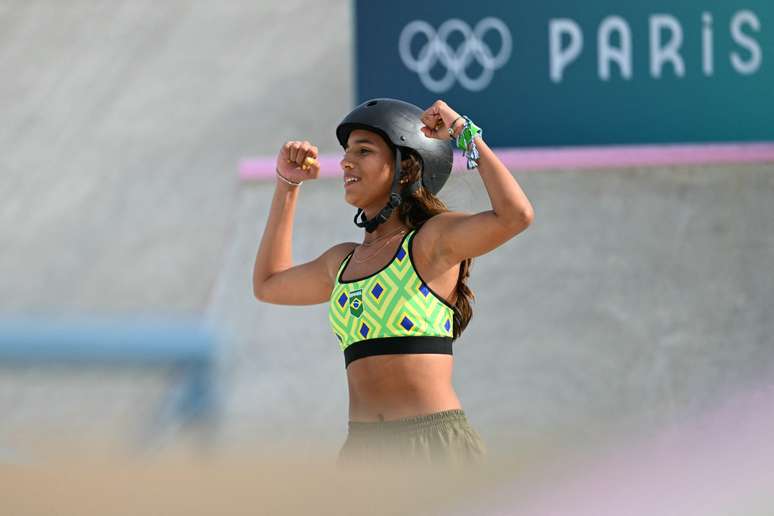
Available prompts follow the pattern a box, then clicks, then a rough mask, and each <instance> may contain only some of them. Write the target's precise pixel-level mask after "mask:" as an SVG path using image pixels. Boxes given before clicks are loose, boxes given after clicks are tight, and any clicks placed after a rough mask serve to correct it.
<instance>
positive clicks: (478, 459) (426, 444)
mask: <svg viewBox="0 0 774 516" xmlns="http://www.w3.org/2000/svg"><path fill="white" fill-rule="evenodd" d="M486 454H487V450H486V446H485V445H484V442H483V441H482V440H481V436H480V435H479V434H478V432H476V430H475V429H473V427H471V426H470V424H469V423H468V420H467V418H466V417H465V412H464V411H463V410H462V409H452V410H444V411H441V412H435V413H433V414H426V415H421V416H413V417H406V418H402V419H396V420H392V421H376V422H362V421H350V422H349V433H348V435H347V439H346V441H345V442H344V445H343V446H342V448H341V450H340V451H339V455H338V459H337V461H336V464H337V466H338V467H339V468H344V469H346V468H348V467H350V466H368V467H372V466H378V465H382V464H383V465H396V464H397V465H417V464H418V465H426V466H432V467H434V466H441V467H444V468H451V469H462V468H464V467H468V466H477V465H482V464H484V462H485V456H486Z"/></svg>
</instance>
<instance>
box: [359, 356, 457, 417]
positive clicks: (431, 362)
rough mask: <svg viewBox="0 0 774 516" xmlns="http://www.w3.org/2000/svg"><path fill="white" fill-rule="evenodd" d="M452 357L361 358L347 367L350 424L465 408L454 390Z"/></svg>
mask: <svg viewBox="0 0 774 516" xmlns="http://www.w3.org/2000/svg"><path fill="white" fill-rule="evenodd" d="M453 364H454V357H453V356H452V355H441V354H430V353H417V354H400V355H375V356H370V357H364V358H359V359H357V360H355V361H354V362H352V363H351V364H349V366H348V367H347V382H348V385H349V420H350V421H364V422H373V421H390V420H393V419H400V418H404V417H411V416H419V415H425V414H431V413H433V412H440V411H442V410H451V409H459V408H462V406H461V404H460V400H459V399H458V398H457V394H456V393H455V392H454V387H453V386H452V369H453Z"/></svg>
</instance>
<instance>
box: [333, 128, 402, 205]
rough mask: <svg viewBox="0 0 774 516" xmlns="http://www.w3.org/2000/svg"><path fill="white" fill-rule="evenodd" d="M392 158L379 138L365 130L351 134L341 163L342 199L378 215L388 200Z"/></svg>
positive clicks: (387, 148) (385, 143)
mask: <svg viewBox="0 0 774 516" xmlns="http://www.w3.org/2000/svg"><path fill="white" fill-rule="evenodd" d="M394 159H395V157H394V155H393V153H392V151H391V150H390V147H389V146H388V145H387V142H385V141H384V138H382V137H381V136H380V135H378V134H377V133H374V132H371V131H366V130H365V129H355V130H354V131H352V132H351V133H350V134H349V138H348V139H347V148H346V149H345V151H344V158H343V159H342V160H341V170H342V171H343V173H344V199H345V200H346V201H347V202H348V203H349V204H351V205H352V206H355V207H357V208H363V209H364V210H365V211H366V212H371V213H372V215H373V214H376V213H378V212H379V210H381V209H382V208H383V207H384V205H385V204H387V201H388V200H389V198H390V189H391V187H392V172H393V161H394ZM350 178H355V181H354V182H350Z"/></svg>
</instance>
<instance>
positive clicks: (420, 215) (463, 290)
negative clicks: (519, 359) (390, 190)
mask: <svg viewBox="0 0 774 516" xmlns="http://www.w3.org/2000/svg"><path fill="white" fill-rule="evenodd" d="M407 154H408V155H407ZM401 169H402V170H403V174H402V175H401V178H405V179H407V180H408V183H407V184H411V183H412V182H413V181H419V179H420V178H421V175H422V163H421V162H420V161H419V158H417V157H416V156H415V155H414V154H413V153H412V152H408V153H406V152H403V160H402V161H401ZM445 211H449V208H448V207H447V206H446V204H445V203H444V202H443V201H442V200H441V199H439V198H438V197H436V196H435V195H433V194H432V193H430V192H429V191H427V190H426V189H425V188H424V187H420V188H419V189H418V190H417V191H415V192H414V193H413V194H411V195H410V196H408V198H404V199H403V202H401V204H400V206H398V217H400V220H401V221H402V222H403V223H404V224H406V226H408V227H409V228H410V229H416V228H419V227H422V225H423V224H424V223H425V222H427V220H428V219H429V218H431V217H432V216H434V215H437V214H438V213H443V212H445ZM472 262H473V259H472V258H465V259H464V260H462V262H460V273H459V277H458V278H457V287H456V292H457V299H456V300H455V302H454V308H455V310H454V312H455V313H454V324H453V335H454V337H453V338H454V339H456V338H457V337H459V336H460V335H461V334H462V332H463V330H465V328H466V327H467V326H468V323H469V322H470V318H471V317H472V316H473V308H472V307H471V302H472V301H473V300H474V299H475V297H476V296H475V294H473V291H472V290H470V288H468V285H467V284H466V280H467V279H468V276H470V266H471V263H472Z"/></svg>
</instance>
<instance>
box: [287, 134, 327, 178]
mask: <svg viewBox="0 0 774 516" xmlns="http://www.w3.org/2000/svg"><path fill="white" fill-rule="evenodd" d="M277 172H279V173H280V174H281V175H282V177H284V178H285V179H287V180H289V181H293V182H296V183H297V182H299V181H306V180H309V179H317V177H318V176H319V175H320V162H319V161H318V159H317V147H315V146H314V145H312V144H311V143H309V142H308V141H289V142H285V145H283V146H282V148H281V149H280V151H279V154H278V155H277Z"/></svg>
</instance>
